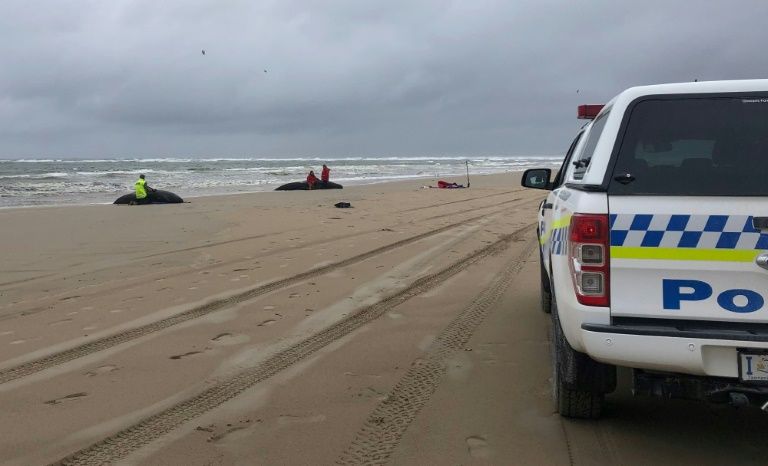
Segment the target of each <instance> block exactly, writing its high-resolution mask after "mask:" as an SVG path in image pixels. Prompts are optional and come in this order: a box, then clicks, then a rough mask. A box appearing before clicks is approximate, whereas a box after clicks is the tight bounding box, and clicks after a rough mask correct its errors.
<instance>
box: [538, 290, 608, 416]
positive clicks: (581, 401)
mask: <svg viewBox="0 0 768 466" xmlns="http://www.w3.org/2000/svg"><path fill="white" fill-rule="evenodd" d="M552 311H553V312H552V333H551V335H552V336H551V339H552V341H551V345H552V369H553V374H552V395H553V397H554V401H555V407H556V408H557V412H558V413H560V415H561V416H564V417H570V418H577V419H597V418H599V417H600V415H601V414H602V411H603V404H604V402H605V395H604V394H605V393H606V391H612V389H611V387H610V381H606V380H605V374H604V369H605V368H608V366H605V365H604V364H600V363H598V362H596V361H594V360H592V359H591V358H589V357H588V356H586V355H585V354H581V353H578V352H577V351H575V350H574V349H573V348H571V345H570V344H569V343H568V340H566V339H565V335H564V334H563V330H562V328H561V327H560V319H558V317H557V304H556V303H553V306H552ZM614 371H615V369H614ZM614 377H615V376H614ZM606 382H608V383H607V384H606ZM613 383H614V386H615V381H614V382H613ZM606 389H610V390H606Z"/></svg>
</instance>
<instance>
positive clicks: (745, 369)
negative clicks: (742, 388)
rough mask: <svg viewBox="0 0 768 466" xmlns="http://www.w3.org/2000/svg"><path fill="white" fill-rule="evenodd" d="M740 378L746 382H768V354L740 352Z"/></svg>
mask: <svg viewBox="0 0 768 466" xmlns="http://www.w3.org/2000/svg"><path fill="white" fill-rule="evenodd" d="M739 377H740V378H741V380H743V381H745V382H768V353H758V352H749V351H740V352H739Z"/></svg>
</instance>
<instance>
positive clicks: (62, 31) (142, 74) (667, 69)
mask: <svg viewBox="0 0 768 466" xmlns="http://www.w3.org/2000/svg"><path fill="white" fill-rule="evenodd" d="M766 18H768V2H766V1H764V0H754V1H733V0H732V1H728V2H726V1H707V0H699V1H696V2H694V1H674V0H665V1H655V0H643V1H626V2H624V1H618V0H606V1H589V0H582V1H547V0H515V1H512V0H499V1H490V0H489V1H484V0H457V1H449V0H442V1H437V0H388V1H385V2H378V1H366V0H336V1H330V0H329V1H320V0H274V1H258V0H249V1H245V0H243V1H236V0H226V1H220V0H205V1H204V0H168V1H158V0H109V1H104V0H93V1H82V0H61V1H56V2H51V1H47V0H46V1H42V0H3V2H2V5H0V60H2V64H1V65H0V158H18V157H40V158H45V157H122V156H131V157H142V156H314V155H317V156H332V155H341V156H366V155H368V156H387V155H430V156H434V155H527V154H561V153H563V152H564V151H565V149H566V148H567V147H568V145H569V143H570V139H571V138H572V136H574V133H575V130H576V129H577V128H578V127H579V121H578V120H576V118H575V114H576V106H577V105H578V104H580V103H602V102H605V101H607V100H608V99H610V98H611V97H613V96H614V95H615V94H616V93H618V92H620V91H621V90H623V89H625V88H627V87H630V86H633V85H640V84H653V83H660V82H677V81H691V80H693V79H695V78H698V79H699V80H711V79H736V78H762V77H768V51H766V44H768V27H766V24H765V19H766ZM203 49H204V50H205V55H203V54H202V53H201V51H202V50H203ZM577 91H578V92H577Z"/></svg>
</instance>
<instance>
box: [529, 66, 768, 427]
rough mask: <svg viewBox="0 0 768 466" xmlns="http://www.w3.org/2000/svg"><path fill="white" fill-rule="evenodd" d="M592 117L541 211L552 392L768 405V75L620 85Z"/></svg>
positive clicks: (590, 399) (588, 406)
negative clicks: (628, 375) (630, 378)
mask: <svg viewBox="0 0 768 466" xmlns="http://www.w3.org/2000/svg"><path fill="white" fill-rule="evenodd" d="M579 116H580V117H581V118H587V119H591V121H589V122H588V123H587V124H586V125H585V126H584V127H583V128H582V129H581V131H580V132H579V134H578V135H577V136H576V138H575V139H574V141H573V143H572V144H571V147H570V148H569V150H568V152H567V154H566V157H565V160H564V163H563V165H562V167H561V168H560V170H559V171H558V172H557V173H556V175H555V176H554V177H552V176H551V171H550V170H549V169H532V170H528V171H526V172H525V173H524V175H523V180H522V184H523V186H527V187H531V188H539V189H546V190H549V191H550V192H549V194H548V196H547V198H546V200H545V201H544V202H542V204H541V207H540V210H539V227H538V235H539V240H540V241H539V242H540V254H541V280H542V287H541V288H542V306H543V308H544V310H545V311H547V312H551V315H552V353H553V370H554V374H553V384H554V387H553V388H554V396H555V400H556V404H557V408H558V410H559V412H560V413H561V414H562V415H564V416H569V417H581V418H595V417H598V416H599V415H600V412H601V409H602V406H603V403H604V395H605V394H607V393H610V392H611V391H613V390H614V389H615V387H616V366H624V367H629V368H632V369H634V370H633V374H634V392H635V393H636V394H646V395H656V396H662V397H667V398H688V399H700V400H706V401H711V402H730V403H733V404H735V405H746V404H753V405H757V406H760V407H762V408H763V409H768V306H766V299H768V80H749V81H720V82H695V83H681V84H664V85H656V86H644V87H635V88H631V89H627V90H626V91H624V92H622V93H621V94H619V95H618V96H616V97H615V98H614V99H613V100H611V101H610V102H609V103H608V104H606V105H605V106H581V107H579Z"/></svg>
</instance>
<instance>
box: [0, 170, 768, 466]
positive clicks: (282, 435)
mask: <svg viewBox="0 0 768 466" xmlns="http://www.w3.org/2000/svg"><path fill="white" fill-rule="evenodd" d="M518 183H519V174H505V175H489V176H483V177H477V178H476V179H474V180H473V182H472V187H471V188H470V189H456V190H438V189H423V188H422V186H423V185H424V184H428V181H423V180H419V181H408V182H398V183H386V184H377V185H369V186H358V187H353V188H351V189H344V190H343V191H317V192H280V193H266V194H249V195H234V196H219V197H208V198H196V199H193V200H192V202H190V203H188V204H181V205H152V206H136V207H131V206H111V205H109V206H82V207H56V208H30V209H6V210H2V211H0V220H2V224H3V229H2V234H3V238H2V244H3V263H2V264H3V265H2V273H1V275H0V283H1V284H2V285H0V289H1V290H2V293H1V295H0V412H2V413H3V416H2V419H3V420H2V423H0V463H2V464H10V465H36V464H73V465H74V464H77V465H92V464H147V465H253V464H269V465H272V464H281V465H283V464H285V465H317V464H384V463H390V464H407V465H423V464H500V465H507V464H562V465H573V464H651V463H652V464H723V463H725V462H737V463H739V464H762V463H763V462H762V456H761V453H760V451H761V445H762V432H764V429H765V428H768V419H767V418H766V417H765V416H763V415H762V414H761V413H760V412H758V411H757V410H754V411H740V410H735V409H731V408H728V407H720V406H718V407H714V406H709V407H706V408H705V407H704V406H703V405H700V404H697V403H692V402H685V401H676V402H668V401H660V400H655V399H638V398H632V397H631V394H630V392H629V390H628V388H627V382H628V380H629V374H628V371H624V372H620V379H621V381H620V389H619V390H618V391H617V392H616V393H615V394H613V395H611V396H610V397H609V403H608V407H607V414H606V416H605V418H604V419H602V420H601V421H599V422H594V423H585V422H574V421H568V420H564V419H562V418H560V417H559V416H558V415H557V414H556V413H555V412H554V409H553V406H552V402H551V391H550V382H549V377H550V367H551V366H550V363H549V349H548V347H549V342H548V332H549V316H548V315H546V314H544V313H542V312H541V310H540V308H539V303H538V299H539V297H538V293H539V270H538V257H537V254H536V247H535V244H536V243H535V223H534V222H535V220H534V219H535V218H536V217H535V215H536V209H537V206H538V203H539V202H540V199H541V195H540V193H538V192H535V191H523V190H522V189H521V188H519V187H518ZM432 184H434V182H433V183H432ZM341 200H344V201H349V202H350V203H351V204H352V206H353V207H352V208H349V209H337V208H334V207H333V204H335V203H336V202H338V201H341ZM744 426H751V427H750V428H749V429H746V428H745V427H744ZM756 426H757V427H759V428H755V427H756ZM681 432H685V435H684V436H681V435H680V433H681ZM670 438H674V439H676V440H675V442H670V441H669V439H670ZM701 439H711V441H707V442H706V445H704V444H702V443H701V441H700V440H701ZM715 440H716V441H715Z"/></svg>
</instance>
